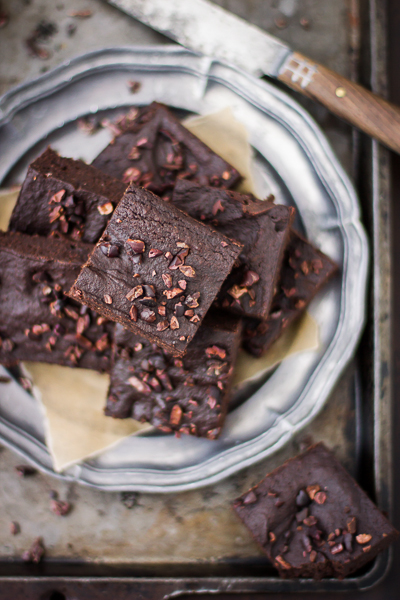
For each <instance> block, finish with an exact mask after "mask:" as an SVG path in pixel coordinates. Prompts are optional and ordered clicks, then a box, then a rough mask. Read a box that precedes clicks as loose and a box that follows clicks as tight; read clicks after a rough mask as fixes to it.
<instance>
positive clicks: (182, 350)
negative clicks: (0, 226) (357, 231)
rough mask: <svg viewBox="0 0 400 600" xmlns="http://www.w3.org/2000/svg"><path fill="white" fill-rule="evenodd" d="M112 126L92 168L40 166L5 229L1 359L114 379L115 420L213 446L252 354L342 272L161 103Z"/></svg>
mask: <svg viewBox="0 0 400 600" xmlns="http://www.w3.org/2000/svg"><path fill="white" fill-rule="evenodd" d="M114 129H115V138H114V139H113V141H112V142H111V143H110V144H109V146H107V148H105V150H103V152H101V154H100V155H99V156H98V157H97V158H96V159H95V160H94V161H93V164H92V165H87V164H85V163H84V162H82V161H79V160H78V161H76V160H72V159H69V158H63V157H60V156H59V155H58V154H57V153H55V152H54V151H53V150H52V149H50V148H48V149H47V150H46V151H45V152H44V153H43V154H42V155H41V156H40V157H39V158H38V159H37V160H36V161H34V162H33V163H32V164H31V165H30V167H29V170H28V173H27V176H26V179H25V181H24V183H23V186H22V188H21V192H20V195H19V198H18V201H17V204H16V206H15V209H14V212H13V214H12V218H11V221H10V226H9V231H8V232H6V233H3V232H1V233H0V253H1V260H0V281H1V285H0V362H1V363H3V364H5V365H8V366H10V365H12V364H14V363H16V362H17V361H20V360H36V361H43V362H49V363H56V364H59V365H65V366H70V367H81V368H88V369H95V370H98V371H103V372H104V371H106V372H109V373H110V389H109V394H108V399H107V404H106V408H105V414H106V415H108V416H112V417H116V418H127V417H133V418H135V419H137V420H139V421H147V422H149V423H151V424H152V425H154V426H155V427H157V428H159V429H161V430H162V431H164V432H175V433H177V434H178V435H179V434H180V433H187V434H191V435H195V436H200V437H207V438H209V439H214V438H216V437H217V436H218V434H219V432H220V430H221V427H222V424H223V420H224V417H225V414H226V411H227V405H228V400H229V393H230V388H231V383H232V376H233V371H234V365H235V361H236V357H237V353H238V349H239V347H240V345H241V344H242V345H243V346H244V348H245V349H246V350H247V351H249V352H250V353H251V354H253V355H255V356H260V355H261V354H263V353H264V352H265V351H266V350H267V349H268V348H269V347H270V345H271V343H272V342H273V341H274V340H276V338H277V337H278V336H279V335H280V333H281V332H282V330H283V329H284V328H285V327H287V326H288V324H289V323H291V322H292V321H293V320H294V319H295V318H297V317H298V316H299V315H300V314H301V313H302V312H303V311H304V310H305V308H306V307H307V305H308V304H309V302H310V301H311V300H312V298H313V297H314V296H315V294H316V293H317V292H318V290H319V289H320V288H321V287H322V286H323V285H324V284H325V282H326V281H327V280H328V279H329V278H330V277H331V276H332V274H333V273H334V272H335V270H336V266H335V264H334V263H333V262H332V261H331V260H330V259H329V258H328V257H327V256H325V255H324V254H323V253H321V252H320V251H319V250H317V249H316V248H315V247H314V246H312V245H311V244H310V243H309V242H308V241H306V240H305V239H303V238H302V237H301V236H300V235H299V234H298V233H296V232H295V231H294V230H293V229H292V222H293V218H294V212H295V211H294V209H293V208H292V207H287V206H279V205H275V204H274V203H273V202H271V201H270V200H264V201H260V200H258V199H256V198H255V197H253V196H251V195H242V194H239V193H237V192H234V191H230V188H232V187H233V186H235V184H236V183H237V182H238V181H239V180H240V175H239V173H238V172H237V171H236V170H235V169H234V168H233V167H232V166H231V165H229V164H228V163H227V162H226V161H224V160H223V159H222V158H220V157H219V156H218V155H216V154H215V153H214V152H212V151H211V150H210V149H209V148H208V147H207V146H206V145H205V144H203V143H202V142H201V141H200V140H199V139H197V138H196V137H195V136H194V135H193V134H191V133H190V132H189V131H188V130H186V129H185V128H184V127H183V126H182V125H181V124H180V122H179V121H178V120H177V119H176V118H175V117H174V115H172V114H171V113H170V112H169V111H168V109H167V108H166V107H165V106H163V105H161V104H157V103H153V104H151V105H150V106H147V107H144V108H140V109H132V110H131V111H129V113H128V114H127V115H125V116H124V117H123V118H122V119H119V121H118V122H117V124H116V125H115V126H114Z"/></svg>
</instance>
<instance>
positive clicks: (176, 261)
mask: <svg viewBox="0 0 400 600" xmlns="http://www.w3.org/2000/svg"><path fill="white" fill-rule="evenodd" d="M188 254H189V248H183V249H182V250H180V251H179V252H178V254H177V255H176V256H174V258H173V259H172V260H171V262H170V263H169V265H168V268H169V269H171V271H174V270H176V269H179V268H180V267H181V266H182V265H183V264H184V262H185V258H186V256H187V255H188Z"/></svg>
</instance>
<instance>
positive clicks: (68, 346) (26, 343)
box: [0, 232, 114, 371]
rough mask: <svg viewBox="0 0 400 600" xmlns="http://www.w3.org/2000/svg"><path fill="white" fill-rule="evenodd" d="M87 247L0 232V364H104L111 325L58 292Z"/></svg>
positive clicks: (64, 287)
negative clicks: (20, 362) (21, 362)
mask: <svg viewBox="0 0 400 600" xmlns="http://www.w3.org/2000/svg"><path fill="white" fill-rule="evenodd" d="M91 249H92V246H91V245H89V244H84V243H82V242H75V241H70V240H68V241H67V240H60V239H56V238H53V237H50V238H44V237H40V236H28V235H25V234H22V233H3V232H0V363H2V364H5V365H8V366H10V365H12V364H14V363H16V362H17V361H19V360H35V361H39V362H48V363H55V364H59V365H65V366H70V367H75V366H76V367H83V368H88V369H95V370H98V371H106V370H108V369H109V361H110V354H111V334H112V329H113V326H114V324H113V323H109V322H108V323H107V322H106V320H105V319H104V318H103V317H100V316H99V315H96V314H95V313H94V312H93V311H91V310H89V309H88V308H87V307H86V306H81V305H80V304H78V303H77V302H75V301H74V300H71V299H69V298H67V297H66V296H64V293H63V292H64V291H65V290H68V289H69V288H70V286H71V285H72V283H73V282H74V279H75V278H76V277H77V275H78V273H79V271H80V268H81V266H82V264H83V263H84V262H85V261H86V259H87V257H88V255H89V252H90V250H91Z"/></svg>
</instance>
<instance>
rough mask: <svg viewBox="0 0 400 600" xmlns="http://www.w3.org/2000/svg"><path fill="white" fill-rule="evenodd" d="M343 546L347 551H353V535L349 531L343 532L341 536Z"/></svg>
mask: <svg viewBox="0 0 400 600" xmlns="http://www.w3.org/2000/svg"><path fill="white" fill-rule="evenodd" d="M343 542H344V547H345V548H346V550H347V552H352V551H353V536H352V534H351V533H345V534H344V536H343Z"/></svg>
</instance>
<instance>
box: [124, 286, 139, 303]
mask: <svg viewBox="0 0 400 600" xmlns="http://www.w3.org/2000/svg"><path fill="white" fill-rule="evenodd" d="M140 296H143V287H142V286H141V285H136V286H135V287H134V288H132V289H131V290H130V291H129V292H128V293H127V294H126V296H125V297H126V299H127V300H129V302H133V301H134V300H136V298H140Z"/></svg>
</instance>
